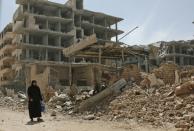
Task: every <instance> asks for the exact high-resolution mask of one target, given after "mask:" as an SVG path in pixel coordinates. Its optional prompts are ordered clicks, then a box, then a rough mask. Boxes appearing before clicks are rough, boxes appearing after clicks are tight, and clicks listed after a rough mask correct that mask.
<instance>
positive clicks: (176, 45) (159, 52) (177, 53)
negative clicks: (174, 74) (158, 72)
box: [149, 40, 194, 66]
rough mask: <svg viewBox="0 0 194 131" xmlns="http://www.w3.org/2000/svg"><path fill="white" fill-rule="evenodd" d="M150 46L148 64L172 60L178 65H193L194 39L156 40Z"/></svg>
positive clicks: (156, 64) (154, 64) (155, 64)
mask: <svg viewBox="0 0 194 131" xmlns="http://www.w3.org/2000/svg"><path fill="white" fill-rule="evenodd" d="M149 46H150V54H149V55H150V64H151V65H153V66H158V65H159V64H161V63H166V62H173V63H175V64H177V65H180V66H186V65H194V57H193V55H194V41H193V40H189V41H170V42H164V41H161V42H157V43H154V44H151V45H149Z"/></svg>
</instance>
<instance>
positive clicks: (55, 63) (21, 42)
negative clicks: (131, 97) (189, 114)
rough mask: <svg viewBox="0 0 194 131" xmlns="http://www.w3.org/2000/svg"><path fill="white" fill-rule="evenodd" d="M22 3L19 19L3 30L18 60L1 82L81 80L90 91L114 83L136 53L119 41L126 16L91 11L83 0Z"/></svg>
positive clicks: (66, 82)
mask: <svg viewBox="0 0 194 131" xmlns="http://www.w3.org/2000/svg"><path fill="white" fill-rule="evenodd" d="M16 3H17V4H19V6H18V8H17V10H16V11H15V13H14V16H13V23H12V24H10V25H9V26H8V27H7V28H5V30H4V31H3V32H2V35H1V43H2V41H3V44H2V46H1V48H2V50H5V48H7V46H8V45H10V46H11V50H5V51H8V54H9V56H10V59H12V60H7V61H6V62H10V63H9V64H6V65H7V66H8V65H9V67H6V68H9V73H7V72H5V71H4V70H3V69H4V68H1V72H0V74H1V81H3V80H6V81H7V83H2V82H1V86H4V87H6V86H11V85H9V84H10V83H12V85H13V84H14V88H18V87H20V88H23V89H25V88H26V87H27V86H29V84H30V81H32V80H34V79H35V80H37V81H38V83H39V85H40V87H42V88H45V87H49V86H51V87H53V88H59V89H67V88H68V87H70V86H71V85H72V84H75V85H76V86H77V87H78V88H79V89H80V90H88V89H93V88H94V87H95V85H96V84H97V83H101V82H102V81H108V83H107V84H111V83H112V82H114V81H115V80H117V77H118V76H121V75H122V74H123V73H122V71H123V69H122V68H121V67H122V66H123V64H125V63H126V62H125V61H127V58H128V56H129V55H131V53H130V50H129V48H127V47H122V46H121V45H122V44H123V43H121V42H119V40H118V36H119V35H120V34H122V33H123V31H121V30H119V29H118V23H119V22H120V21H122V20H123V19H122V18H119V17H114V16H111V15H107V14H104V13H99V12H93V11H89V10H86V9H84V7H83V0H69V1H68V2H67V3H66V4H59V3H54V2H50V1H47V0H16ZM7 35H10V37H8V38H6V36H7ZM113 37H115V41H113V40H112V38H113ZM2 52H3V51H1V53H2ZM5 56H6V55H4V56H3V55H2V59H3V57H5ZM2 59H1V61H2V62H1V63H3V61H4V59H3V60H2ZM1 65H2V67H4V66H3V64H1ZM134 66H135V65H134ZM130 68H131V67H130ZM133 69H136V68H133ZM10 72H11V73H10ZM6 73H7V74H6ZM111 80H112V81H111ZM8 83H9V84H8ZM16 85H17V86H16ZM42 90H44V89H42Z"/></svg>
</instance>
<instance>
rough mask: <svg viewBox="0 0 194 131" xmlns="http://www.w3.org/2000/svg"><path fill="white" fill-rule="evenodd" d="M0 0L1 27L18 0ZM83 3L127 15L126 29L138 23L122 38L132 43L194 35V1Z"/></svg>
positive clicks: (108, 0)
mask: <svg viewBox="0 0 194 131" xmlns="http://www.w3.org/2000/svg"><path fill="white" fill-rule="evenodd" d="M0 1H2V4H1V5H2V6H1V7H0V8H2V12H1V13H2V17H1V18H0V21H1V25H0V30H2V28H3V27H4V26H5V25H6V24H7V23H9V22H11V20H12V16H13V13H14V11H15V9H16V4H15V0H0ZM51 1H55V2H60V3H65V2H66V0H51ZM84 6H85V8H86V9H90V10H93V11H98V12H104V13H107V14H111V15H115V16H119V17H122V18H124V19H125V20H124V21H123V22H121V23H120V24H119V28H120V29H122V30H124V31H125V32H127V31H129V30H131V29H132V28H134V27H135V26H139V27H140V28H139V29H138V30H136V31H135V32H133V33H132V34H131V35H130V36H128V37H126V38H125V39H123V41H124V42H125V43H127V44H130V45H133V44H148V43H152V42H156V41H163V40H164V41H170V40H189V39H193V38H194V37H193V35H194V25H193V24H192V21H194V0H85V1H84ZM120 37H121V36H120Z"/></svg>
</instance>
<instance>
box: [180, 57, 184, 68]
mask: <svg viewBox="0 0 194 131" xmlns="http://www.w3.org/2000/svg"><path fill="white" fill-rule="evenodd" d="M180 65H181V66H183V65H184V57H183V56H181V57H180Z"/></svg>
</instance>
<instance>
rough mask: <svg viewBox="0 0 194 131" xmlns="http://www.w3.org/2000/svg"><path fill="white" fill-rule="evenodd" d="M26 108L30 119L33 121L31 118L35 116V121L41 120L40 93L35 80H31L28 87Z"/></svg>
mask: <svg viewBox="0 0 194 131" xmlns="http://www.w3.org/2000/svg"><path fill="white" fill-rule="evenodd" d="M28 100H29V101H28V109H29V115H30V119H31V121H32V122H33V118H37V121H39V122H40V121H43V120H42V119H41V116H42V115H41V101H42V95H41V91H40V88H39V87H38V85H37V82H36V81H35V80H33V81H32V83H31V86H30V87H29V88H28Z"/></svg>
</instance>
